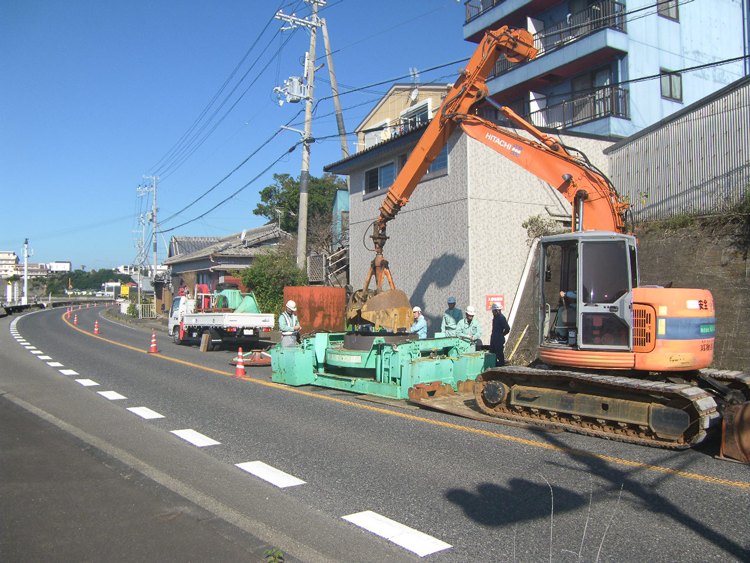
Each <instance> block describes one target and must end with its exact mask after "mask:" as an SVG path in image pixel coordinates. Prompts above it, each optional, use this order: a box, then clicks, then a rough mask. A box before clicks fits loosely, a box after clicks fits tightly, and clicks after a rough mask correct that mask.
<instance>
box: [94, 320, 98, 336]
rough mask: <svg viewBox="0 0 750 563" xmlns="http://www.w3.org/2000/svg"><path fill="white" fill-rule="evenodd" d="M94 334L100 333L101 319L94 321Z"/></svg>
mask: <svg viewBox="0 0 750 563" xmlns="http://www.w3.org/2000/svg"><path fill="white" fill-rule="evenodd" d="M94 334H99V321H94Z"/></svg>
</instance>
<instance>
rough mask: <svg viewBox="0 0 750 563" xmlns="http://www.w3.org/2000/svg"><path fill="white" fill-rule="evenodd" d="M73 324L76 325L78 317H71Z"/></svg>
mask: <svg viewBox="0 0 750 563" xmlns="http://www.w3.org/2000/svg"><path fill="white" fill-rule="evenodd" d="M73 324H74V325H77V324H78V315H73Z"/></svg>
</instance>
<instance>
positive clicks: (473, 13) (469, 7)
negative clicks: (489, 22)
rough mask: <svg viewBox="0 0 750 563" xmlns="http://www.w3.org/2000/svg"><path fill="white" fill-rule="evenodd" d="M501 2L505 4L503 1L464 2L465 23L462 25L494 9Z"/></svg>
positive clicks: (470, 0)
mask: <svg viewBox="0 0 750 563" xmlns="http://www.w3.org/2000/svg"><path fill="white" fill-rule="evenodd" d="M503 2H505V0H466V2H465V3H464V5H465V6H466V21H465V22H464V23H467V22H469V21H471V20H473V19H474V18H476V17H479V16H480V15H482V14H483V13H485V12H486V11H487V10H489V9H491V8H494V7H495V6H497V5H498V4H502V3H503Z"/></svg>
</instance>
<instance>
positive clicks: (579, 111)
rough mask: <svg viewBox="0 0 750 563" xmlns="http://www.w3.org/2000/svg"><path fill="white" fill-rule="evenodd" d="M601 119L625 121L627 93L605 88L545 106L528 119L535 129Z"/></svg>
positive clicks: (571, 125)
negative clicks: (617, 118)
mask: <svg viewBox="0 0 750 563" xmlns="http://www.w3.org/2000/svg"><path fill="white" fill-rule="evenodd" d="M603 117H622V118H627V117H628V91H627V90H624V89H623V88H616V87H614V86H607V87H605V88H599V89H597V90H594V91H593V92H591V93H590V94H587V95H585V96H581V97H578V98H574V99H572V100H566V101H564V102H561V103H559V104H555V105H553V106H548V107H546V108H544V109H541V110H539V111H535V112H532V113H531V114H530V115H529V118H528V119H529V121H530V122H531V123H532V124H534V125H535V126H537V127H552V128H557V129H567V128H570V127H575V126H577V125H582V124H584V123H589V122H591V121H596V120H597V119H601V118H603Z"/></svg>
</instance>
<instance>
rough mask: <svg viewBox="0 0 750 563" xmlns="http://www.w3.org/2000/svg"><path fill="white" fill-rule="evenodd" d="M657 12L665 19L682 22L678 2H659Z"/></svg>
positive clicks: (671, 0)
mask: <svg viewBox="0 0 750 563" xmlns="http://www.w3.org/2000/svg"><path fill="white" fill-rule="evenodd" d="M657 11H658V13H659V15H660V16H661V17H663V18H667V19H670V20H674V21H680V14H679V12H678V11H677V0H659V3H658V5H657Z"/></svg>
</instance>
